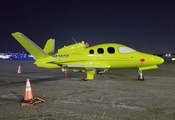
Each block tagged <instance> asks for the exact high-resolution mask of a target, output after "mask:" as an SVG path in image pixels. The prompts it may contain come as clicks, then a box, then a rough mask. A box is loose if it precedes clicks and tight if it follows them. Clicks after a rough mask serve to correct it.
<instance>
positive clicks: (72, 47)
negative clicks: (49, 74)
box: [58, 41, 89, 54]
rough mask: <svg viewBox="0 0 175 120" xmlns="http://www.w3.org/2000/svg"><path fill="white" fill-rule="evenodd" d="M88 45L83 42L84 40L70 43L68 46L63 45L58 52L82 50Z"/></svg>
mask: <svg viewBox="0 0 175 120" xmlns="http://www.w3.org/2000/svg"><path fill="white" fill-rule="evenodd" d="M87 47H89V44H88V43H85V42H84V41H82V42H79V43H76V44H72V45H68V46H64V47H63V48H60V49H58V53H59V54H63V53H72V52H75V51H78V50H82V49H85V48H87Z"/></svg>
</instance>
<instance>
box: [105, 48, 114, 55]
mask: <svg viewBox="0 0 175 120" xmlns="http://www.w3.org/2000/svg"><path fill="white" fill-rule="evenodd" d="M107 51H108V53H110V54H113V53H115V49H114V48H113V47H108V48H107Z"/></svg>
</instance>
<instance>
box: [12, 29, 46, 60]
mask: <svg viewBox="0 0 175 120" xmlns="http://www.w3.org/2000/svg"><path fill="white" fill-rule="evenodd" d="M12 36H13V37H14V38H15V39H16V40H17V41H18V42H19V43H20V44H21V45H22V46H23V47H24V48H25V49H26V50H27V51H28V52H29V53H30V54H31V55H33V56H34V58H35V59H39V58H45V57H48V56H49V55H48V54H47V53H46V52H45V51H43V50H42V49H41V48H40V47H39V46H38V45H36V44H35V43H34V42H32V41H31V40H30V39H29V38H27V37H26V36H25V35H24V34H22V33H20V32H15V33H12Z"/></svg>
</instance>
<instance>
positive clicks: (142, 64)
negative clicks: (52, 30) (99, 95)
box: [12, 32, 164, 80]
mask: <svg viewBox="0 0 175 120" xmlns="http://www.w3.org/2000/svg"><path fill="white" fill-rule="evenodd" d="M12 36H13V37H14V38H15V39H16V40H17V41H18V42H19V43H20V44H21V45H22V46H23V47H24V48H25V49H26V50H27V51H28V52H29V53H30V54H31V55H33V56H34V59H35V62H34V64H36V66H38V67H43V68H60V69H61V70H62V71H64V72H66V71H68V70H70V69H71V70H73V71H74V72H80V71H81V72H84V73H86V75H85V76H84V77H83V80H93V79H94V75H95V74H103V73H105V72H106V71H107V70H108V69H123V68H138V73H139V78H138V79H139V80H144V77H143V75H142V71H143V70H149V69H155V68H158V66H157V65H160V64H162V63H163V62H164V59H162V58H161V57H158V56H155V55H151V54H147V53H142V52H139V51H136V50H134V49H132V48H130V47H127V46H125V45H122V44H116V43H104V44H99V45H95V46H91V47H89V45H88V44H87V43H85V42H84V41H82V42H79V43H75V44H72V45H68V46H64V47H63V48H60V49H58V51H57V53H54V47H55V46H54V45H55V41H54V39H52V38H51V39H49V40H48V41H47V42H46V45H45V47H44V49H41V48H40V47H39V46H37V45H36V44H35V43H34V42H32V41H31V40H30V39H29V38H27V37H26V36H25V35H24V34H22V33H20V32H15V33H12Z"/></svg>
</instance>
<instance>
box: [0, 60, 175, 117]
mask: <svg viewBox="0 0 175 120" xmlns="http://www.w3.org/2000/svg"><path fill="white" fill-rule="evenodd" d="M19 65H20V66H21V69H22V74H17V69H18V66H19ZM143 74H144V78H145V81H138V80H136V79H137V77H138V73H137V69H125V70H109V71H108V72H107V73H106V74H104V75H98V76H97V75H96V76H95V79H94V80H93V81H81V79H82V77H83V75H84V74H83V73H73V72H69V73H68V80H69V81H68V82H66V81H65V78H64V73H62V72H61V70H59V69H44V68H38V67H36V66H35V65H34V64H33V60H24V61H21V60H2V61H0V119H1V120H174V119H175V61H165V63H164V64H163V65H160V66H159V68H158V69H154V70H148V71H144V72H143ZM27 78H30V83H31V87H32V91H33V95H34V96H36V97H41V98H43V99H44V100H45V102H44V103H39V104H36V105H34V106H25V107H23V106H21V102H20V101H21V100H22V99H23V97H24V93H25V84H26V79H27Z"/></svg>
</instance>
